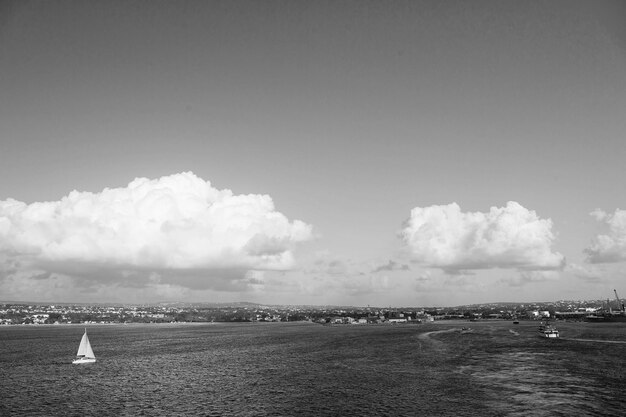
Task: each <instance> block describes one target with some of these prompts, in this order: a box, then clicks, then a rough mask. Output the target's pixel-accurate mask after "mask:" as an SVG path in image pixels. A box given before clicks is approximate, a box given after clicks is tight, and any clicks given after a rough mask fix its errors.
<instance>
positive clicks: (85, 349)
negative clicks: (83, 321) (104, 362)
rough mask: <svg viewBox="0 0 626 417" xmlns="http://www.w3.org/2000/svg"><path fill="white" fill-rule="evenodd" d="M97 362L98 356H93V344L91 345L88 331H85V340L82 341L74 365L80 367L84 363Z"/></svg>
mask: <svg viewBox="0 0 626 417" xmlns="http://www.w3.org/2000/svg"><path fill="white" fill-rule="evenodd" d="M95 361H96V355H94V354H93V350H92V349H91V343H89V338H88V337H87V329H85V334H84V335H83V338H82V339H80V345H79V346H78V353H77V354H76V359H74V360H73V361H72V363H73V364H76V365H80V364H82V363H94V362H95Z"/></svg>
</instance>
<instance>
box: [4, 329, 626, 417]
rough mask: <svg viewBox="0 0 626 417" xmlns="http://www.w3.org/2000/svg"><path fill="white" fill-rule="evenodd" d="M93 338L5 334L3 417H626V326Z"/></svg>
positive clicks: (70, 332) (132, 332) (103, 333)
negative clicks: (554, 332) (548, 332)
mask: <svg viewBox="0 0 626 417" xmlns="http://www.w3.org/2000/svg"><path fill="white" fill-rule="evenodd" d="M84 328H85V327H84V326H81V325H57V326H0V415H1V416H481V417H482V416H568V417H571V416H623V415H626V323H602V324H591V323H558V329H559V330H560V331H561V337H562V338H561V339H556V340H554V339H545V338H541V337H540V336H539V333H538V332H537V328H538V323H536V322H524V321H522V322H521V324H519V325H515V324H513V323H512V322H509V321H483V322H462V321H457V322H435V323H425V324H416V325H400V324H399V325H341V326H340V325H338V326H322V325H318V324H312V323H263V324H262V323H255V324H252V323H250V324H222V323H219V324H175V325H174V324H172V325H169V324H168V325H161V324H133V325H91V326H87V327H86V328H87V332H88V335H89V339H90V341H91V345H92V347H93V350H94V352H95V354H96V356H97V358H98V361H97V362H96V363H95V364H90V365H72V363H71V362H72V359H73V358H74V356H75V354H76V350H77V349H78V344H79V342H80V339H81V336H82V334H83V332H84ZM463 328H467V329H465V330H463Z"/></svg>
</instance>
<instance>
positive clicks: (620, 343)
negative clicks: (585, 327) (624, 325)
mask: <svg viewBox="0 0 626 417" xmlns="http://www.w3.org/2000/svg"><path fill="white" fill-rule="evenodd" d="M560 339H561V340H571V341H573V342H595V343H614V344H618V345H626V341H625V340H602V339H576V338H569V337H567V338H566V337H561V338H560Z"/></svg>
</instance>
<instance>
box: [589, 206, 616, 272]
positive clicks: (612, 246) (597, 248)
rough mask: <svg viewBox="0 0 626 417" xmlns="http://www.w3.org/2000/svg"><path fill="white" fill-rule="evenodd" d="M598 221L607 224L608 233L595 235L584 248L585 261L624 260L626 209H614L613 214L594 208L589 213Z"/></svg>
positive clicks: (605, 261)
mask: <svg viewBox="0 0 626 417" xmlns="http://www.w3.org/2000/svg"><path fill="white" fill-rule="evenodd" d="M590 215H591V216H592V217H594V218H595V219H596V220H597V221H598V222H603V223H604V225H605V226H608V233H607V234H601V235H598V236H596V237H595V238H594V239H593V241H592V243H591V246H589V247H588V248H586V249H585V253H586V254H587V261H589V262H591V263H611V262H622V261H626V210H620V209H616V210H615V212H614V213H613V214H608V213H606V212H604V211H603V210H600V209H596V210H594V211H593V212H591V213H590Z"/></svg>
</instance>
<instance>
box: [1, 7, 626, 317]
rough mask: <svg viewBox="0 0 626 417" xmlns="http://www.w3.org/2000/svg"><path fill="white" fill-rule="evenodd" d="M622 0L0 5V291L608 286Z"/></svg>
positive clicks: (182, 297) (355, 297)
mask: <svg viewBox="0 0 626 417" xmlns="http://www.w3.org/2000/svg"><path fill="white" fill-rule="evenodd" d="M624 21H626V4H625V3H624V2H621V1H619V0H615V1H611V0H596V1H575V0H574V1H532V0H531V1H506V0H504V1H502V0H494V1H480V0H478V1H471V2H470V1H444V2H442V1H435V0H433V1H420V0H417V1H384V2H383V1H367V0H359V1H298V0H295V1H239V0H234V1H232V0H231V1H176V2H173V1H137V0H125V1H115V0H113V1H106V2H103V1H90V0H85V1H58V0H52V1H0V91H1V92H2V93H1V96H0V300H24V301H41V302H129V303H145V302H157V301H189V302H196V301H205V302H232V301H249V302H258V303H263V304H310V305H329V304H334V305H355V306H366V305H371V306H455V305H462V304H471V303H489V302H507V301H511V302H514V301H515V302H532V301H554V300H564V299H565V300H578V299H606V298H612V297H613V289H616V290H617V291H618V293H623V294H624V295H626V279H624V277H625V276H626V201H625V199H626V194H625V191H626V187H624V179H625V178H626V164H625V163H624V161H626V141H625V140H624V139H625V137H624V132H626V117H625V115H626V26H624V25H623V22H624Z"/></svg>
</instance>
